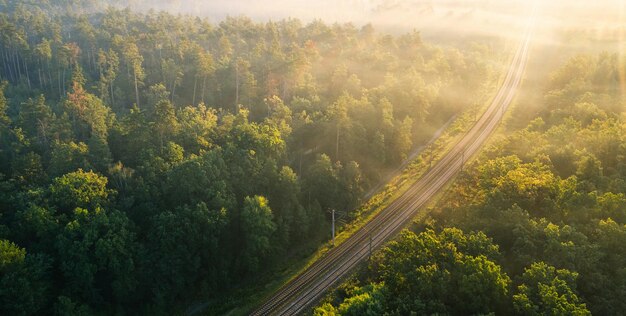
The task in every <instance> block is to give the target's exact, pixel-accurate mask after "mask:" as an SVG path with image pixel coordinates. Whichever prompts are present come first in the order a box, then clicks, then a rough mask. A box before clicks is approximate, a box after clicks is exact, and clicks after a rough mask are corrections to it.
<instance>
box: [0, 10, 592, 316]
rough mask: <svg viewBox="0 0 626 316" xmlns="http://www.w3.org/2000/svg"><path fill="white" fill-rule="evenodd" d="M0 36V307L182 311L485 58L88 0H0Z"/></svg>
mask: <svg viewBox="0 0 626 316" xmlns="http://www.w3.org/2000/svg"><path fill="white" fill-rule="evenodd" d="M111 3H113V2H111ZM120 3H121V2H120ZM116 4H117V2H116ZM0 35H1V36H0V78H1V80H2V83H1V85H0V314H2V315H31V314H42V315H50V314H58V315H74V314H76V315H87V314H131V313H141V314H151V315H152V314H170V313H180V312H182V311H185V310H186V309H187V308H188V307H189V305H190V304H191V303H193V302H197V301H206V300H210V299H215V298H216V297H220V295H224V293H229V291H230V290H232V289H236V288H238V287H240V286H242V285H245V284H247V282H249V280H250V279H251V278H254V277H255V276H257V275H259V274H262V273H260V272H263V273H271V268H272V266H274V265H275V264H276V263H277V262H281V261H283V260H284V258H285V257H289V256H292V255H293V253H294V252H297V251H301V250H302V249H303V248H304V246H303V245H309V246H311V245H312V246H313V248H314V247H315V246H316V245H317V244H319V243H320V242H321V241H323V240H325V239H326V238H328V235H329V229H328V210H329V209H331V208H333V209H337V210H340V211H348V212H349V211H351V210H353V209H354V208H355V207H356V206H357V205H358V204H359V202H360V200H361V198H362V197H363V193H364V192H365V191H366V190H367V189H368V188H370V187H372V186H373V185H375V184H376V183H377V182H378V181H379V180H380V179H381V177H382V175H383V171H382V170H387V169H391V168H392V167H395V166H397V165H398V164H399V163H400V162H401V161H402V160H403V159H405V158H406V157H407V155H408V154H409V153H410V152H411V150H412V149H413V148H414V147H415V145H416V144H417V143H418V142H419V141H421V140H423V139H425V138H426V137H427V135H428V133H429V132H431V131H433V130H434V129H436V128H437V127H438V126H439V125H440V124H442V122H445V121H446V120H447V119H448V118H449V117H450V116H452V115H453V114H455V113H458V112H459V111H461V110H462V109H467V108H469V107H471V106H475V104H473V101H472V100H474V99H475V98H476V97H478V96H479V95H481V94H482V92H483V91H484V90H485V87H486V86H487V84H488V82H490V81H492V79H493V78H494V76H497V74H498V72H499V71H498V67H499V66H498V65H499V64H498V63H497V62H487V60H490V59H491V60H494V59H495V58H493V57H494V56H496V55H495V53H494V51H496V50H495V49H494V47H495V46H496V45H500V44H498V43H497V42H486V44H480V45H479V44H473V45H468V46H467V47H463V48H461V49H462V50H460V49H456V48H442V47H438V46H435V45H432V44H428V43H424V42H423V41H422V40H421V37H420V34H419V33H418V32H409V33H407V34H405V35H401V36H391V35H386V34H381V33H377V32H376V31H375V30H374V29H373V28H372V27H371V26H370V25H366V26H363V27H355V26H354V25H351V24H343V25H339V24H333V25H327V24H325V23H323V22H321V21H313V22H311V23H308V24H303V23H302V22H301V21H299V20H297V19H287V20H280V21H275V22H266V23H260V22H254V21H252V20H251V19H249V18H246V17H236V18H227V19H225V20H224V21H221V22H219V23H211V22H209V21H208V20H205V19H200V18H197V17H193V16H175V15H171V14H168V13H164V12H147V13H135V12H132V11H131V10H128V9H119V8H116V7H107V6H104V5H102V2H97V1H26V0H23V1H17V0H2V1H0ZM498 50H499V51H501V50H502V47H498ZM600 158H601V157H600ZM593 161H595V160H593Z"/></svg>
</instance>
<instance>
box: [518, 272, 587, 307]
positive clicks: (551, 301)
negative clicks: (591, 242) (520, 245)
mask: <svg viewBox="0 0 626 316" xmlns="http://www.w3.org/2000/svg"><path fill="white" fill-rule="evenodd" d="M577 277H578V274H577V273H573V272H570V271H568V270H565V269H561V270H556V269H555V268H554V267H552V266H548V265H547V264H545V263H543V262H537V263H533V264H532V265H531V266H530V267H529V268H527V269H526V270H525V271H524V274H523V275H522V284H521V285H519V286H518V287H517V292H518V294H515V295H513V304H514V305H515V310H516V311H517V312H518V313H520V314H522V315H591V313H590V312H589V310H587V307H586V306H585V304H584V303H581V302H580V300H579V298H578V296H576V294H575V290H574V289H575V286H576V278H577Z"/></svg>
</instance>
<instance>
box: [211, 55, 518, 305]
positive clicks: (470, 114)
mask: <svg viewBox="0 0 626 316" xmlns="http://www.w3.org/2000/svg"><path fill="white" fill-rule="evenodd" d="M503 64H504V63H503ZM505 75H506V73H505V72H503V73H500V76H499V78H498V80H493V81H492V82H491V83H490V84H489V85H488V88H489V89H488V91H493V92H492V93H488V94H485V95H483V96H482V97H481V99H480V100H477V104H480V105H481V106H480V108H474V109H468V110H466V111H465V112H464V113H462V115H460V116H459V117H457V118H456V119H455V121H454V122H453V123H452V124H450V125H449V126H448V127H447V128H446V129H445V130H444V131H443V133H442V134H441V136H440V137H439V138H437V139H436V140H435V141H433V142H432V143H431V144H430V145H429V146H427V147H425V148H424V149H423V150H422V152H421V153H419V155H417V157H416V158H415V159H414V160H413V161H412V162H410V163H409V164H408V165H407V167H406V168H405V169H404V170H403V171H402V172H401V173H400V174H398V175H397V176H395V177H394V178H392V179H391V180H390V181H389V183H388V184H387V185H385V186H384V187H383V188H382V189H381V190H380V191H379V192H377V193H376V194H374V195H373V196H372V197H371V198H369V199H368V200H367V202H365V203H364V204H363V205H362V206H361V207H359V208H358V209H357V210H355V211H354V212H353V217H354V219H353V220H352V221H351V222H350V223H348V224H346V225H344V226H340V227H338V229H337V234H336V237H335V246H333V245H332V241H330V240H329V241H327V242H325V243H323V244H321V245H320V246H319V247H318V249H317V251H315V252H314V253H313V254H311V255H309V256H308V257H306V258H302V257H299V258H293V259H291V260H289V261H290V262H289V263H290V264H286V265H285V266H286V268H285V269H283V270H277V272H276V274H274V275H272V278H271V280H272V281H270V282H269V283H267V285H266V286H265V287H263V288H262V289H261V288H259V287H258V286H256V287H253V288H250V289H242V291H241V292H240V293H239V294H236V296H237V297H238V298H235V299H232V300H229V301H227V302H224V301H222V302H220V303H221V304H224V305H226V306H230V308H229V309H228V310H222V311H221V312H220V311H215V310H213V311H206V310H205V311H204V312H207V313H215V312H217V313H224V314H225V315H233V316H236V315H247V314H248V313H250V312H251V311H252V310H253V309H254V308H255V307H256V306H258V305H259V303H260V302H262V301H263V300H264V299H266V298H267V297H268V296H270V295H272V294H273V293H274V292H275V291H277V290H278V289H279V288H280V287H282V286H283V285H285V284H287V283H288V282H290V281H291V280H292V279H294V278H295V277H297V276H298V275H299V274H301V273H302V272H303V271H305V270H306V269H307V268H308V267H310V266H311V265H312V264H313V263H314V262H316V261H317V260H318V259H320V258H321V257H322V256H324V255H325V254H326V253H327V252H328V251H329V250H331V249H332V248H333V247H336V246H338V245H340V244H341V243H343V242H344V241H345V240H347V239H348V238H349V237H350V236H352V235H353V234H354V233H355V232H357V231H358V230H359V229H360V228H362V227H363V226H364V225H365V224H366V223H367V222H369V221H370V220H371V219H372V218H373V217H374V216H376V215H377V214H378V213H380V212H381V211H382V210H384V209H385V208H386V207H387V206H388V205H389V204H390V203H391V202H393V201H394V200H395V199H397V198H398V197H400V196H401V195H402V194H404V193H405V192H406V191H407V190H408V189H409V188H410V187H411V186H412V185H413V184H414V183H415V182H416V181H417V180H419V178H420V177H421V176H422V175H423V174H424V173H425V172H426V171H428V170H429V168H430V166H432V165H435V164H436V162H437V161H439V160H440V159H441V158H442V157H443V156H444V155H445V154H446V153H447V152H448V151H449V150H450V149H451V148H452V147H453V146H454V144H456V143H457V142H458V141H459V140H460V139H461V138H462V137H463V135H464V134H465V133H466V132H467V131H469V130H470V129H471V127H472V126H473V125H474V123H475V120H477V119H478V118H479V117H480V113H483V112H484V110H486V109H487V108H488V106H489V103H490V101H491V100H492V99H493V97H494V95H495V93H496V91H497V87H498V86H499V85H501V83H502V81H503V79H504V76H505ZM476 112H478V113H479V114H478V115H476ZM440 195H441V193H439V194H438V196H440ZM435 200H438V199H433V201H435ZM431 203H433V202H429V203H428V205H432V204H431ZM423 216H425V213H422V212H421V213H420V215H418V217H420V218H423ZM211 305H213V304H211ZM227 308H228V307H227Z"/></svg>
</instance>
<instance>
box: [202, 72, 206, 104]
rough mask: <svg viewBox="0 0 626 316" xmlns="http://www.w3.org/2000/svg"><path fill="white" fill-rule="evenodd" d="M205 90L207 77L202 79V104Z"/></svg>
mask: <svg viewBox="0 0 626 316" xmlns="http://www.w3.org/2000/svg"><path fill="white" fill-rule="evenodd" d="M204 90H206V75H204V79H202V103H204Z"/></svg>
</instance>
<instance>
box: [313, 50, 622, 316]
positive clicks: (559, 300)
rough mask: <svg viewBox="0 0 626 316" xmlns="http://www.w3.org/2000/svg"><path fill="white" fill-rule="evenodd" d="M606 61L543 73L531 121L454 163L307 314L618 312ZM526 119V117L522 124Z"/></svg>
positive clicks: (590, 58)
mask: <svg viewBox="0 0 626 316" xmlns="http://www.w3.org/2000/svg"><path fill="white" fill-rule="evenodd" d="M619 58H620V57H619V56H618V55H612V54H608V53H603V54H601V55H597V56H596V55H579V56H576V57H573V58H571V59H570V60H569V61H568V62H567V63H566V64H565V65H563V66H562V67H561V68H559V69H558V70H557V71H556V72H554V73H553V74H552V76H551V77H550V79H549V82H548V84H547V86H546V87H544V89H543V92H544V97H543V98H538V99H539V100H542V101H540V102H538V103H537V104H528V103H520V104H518V106H517V108H516V109H515V112H514V115H513V117H514V118H519V117H529V116H531V117H532V116H533V115H534V116H535V117H534V119H533V120H532V121H531V122H530V123H529V124H528V125H527V126H526V127H524V128H521V129H518V130H517V131H514V132H513V133H510V134H509V135H507V136H506V137H502V138H501V139H498V140H496V141H494V142H493V143H492V145H490V146H489V147H488V148H487V150H486V151H485V152H484V153H483V154H481V155H480V157H479V158H478V159H477V160H476V161H474V162H473V163H472V165H471V166H469V167H468V168H466V169H465V170H464V171H463V172H462V173H461V175H460V176H459V178H458V180H457V181H456V183H455V184H454V186H453V187H452V188H451V189H450V191H449V192H448V193H447V194H446V196H445V197H444V198H443V201H442V202H440V203H439V204H438V206H437V207H436V208H435V209H434V212H433V214H432V219H431V220H430V221H427V222H426V223H424V224H418V225H416V227H414V228H413V230H412V231H409V230H406V231H405V232H403V234H402V235H401V236H400V237H398V238H397V239H396V240H395V241H392V242H391V243H390V244H389V245H387V246H386V247H385V248H384V249H382V250H381V251H379V253H378V254H377V255H376V256H375V257H374V258H372V260H371V261H370V262H369V265H368V267H367V268H364V269H363V270H362V271H360V272H359V273H358V274H357V275H356V276H355V277H353V278H352V279H350V281H349V282H347V283H345V284H343V285H342V286H341V287H340V288H339V289H338V290H337V291H336V292H335V293H334V295H332V297H330V298H328V299H327V300H326V302H325V303H324V304H323V305H321V306H319V307H318V308H317V309H316V310H315V314H316V315H382V314H390V315H409V314H411V313H413V314H416V315H426V314H452V315H474V314H481V315H485V314H490V313H495V314H502V315H515V314H517V315H589V314H590V313H592V314H596V315H623V314H624V313H625V312H626V302H625V301H624V297H626V181H625V179H626V145H625V144H626V121H625V117H624V106H625V105H626V103H625V102H624V100H625V99H624V94H623V93H624V91H623V90H622V89H620V73H619V72H620V69H621V68H620V67H623V66H624V64H623V63H621V62H620V59H619ZM527 122H528V121H527Z"/></svg>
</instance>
